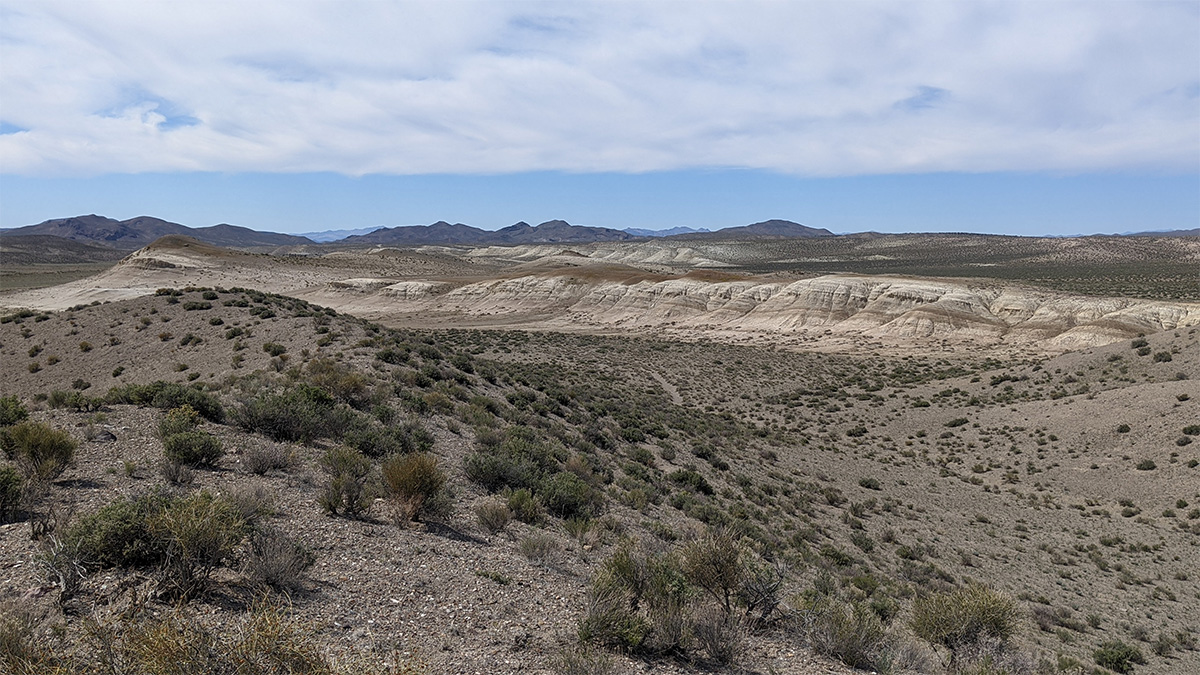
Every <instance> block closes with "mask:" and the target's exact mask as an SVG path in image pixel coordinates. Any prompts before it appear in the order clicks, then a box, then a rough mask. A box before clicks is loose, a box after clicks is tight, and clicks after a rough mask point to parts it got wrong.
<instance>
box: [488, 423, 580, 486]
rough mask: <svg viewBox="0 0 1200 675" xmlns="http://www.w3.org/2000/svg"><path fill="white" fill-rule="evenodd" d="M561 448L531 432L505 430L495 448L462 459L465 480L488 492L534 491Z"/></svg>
mask: <svg viewBox="0 0 1200 675" xmlns="http://www.w3.org/2000/svg"><path fill="white" fill-rule="evenodd" d="M560 454H562V455H565V449H564V448H562V447H561V446H554V445H553V444H552V443H551V442H550V441H547V440H545V439H542V438H539V437H538V436H537V435H536V433H535V432H534V431H533V430H532V429H527V428H524V427H514V428H510V429H508V430H506V432H505V437H504V440H503V441H501V442H500V444H499V445H498V446H497V447H495V448H490V449H487V450H486V451H480V452H473V453H471V454H469V455H467V457H466V459H465V460H464V469H465V471H466V474H467V478H469V479H471V480H472V481H474V482H476V483H478V484H479V485H482V486H483V487H485V488H487V489H488V490H489V491H491V492H495V491H497V490H500V489H502V488H511V489H514V490H515V489H519V488H526V489H528V490H531V491H536V490H537V488H538V486H539V483H541V481H542V479H543V478H544V477H545V476H546V475H547V474H549V473H551V472H553V471H554V470H555V469H556V468H557V466H558V462H559V457H558V455H560Z"/></svg>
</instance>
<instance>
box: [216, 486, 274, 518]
mask: <svg viewBox="0 0 1200 675" xmlns="http://www.w3.org/2000/svg"><path fill="white" fill-rule="evenodd" d="M224 498H225V499H226V500H227V501H228V502H229V505H230V506H232V507H233V510H234V511H235V512H236V513H237V515H238V517H239V518H241V519H242V520H243V521H245V522H246V523H247V524H250V525H253V524H254V523H256V522H257V521H258V519H259V518H261V517H263V516H269V515H271V514H272V513H275V498H274V497H273V496H272V495H271V492H270V491H269V490H267V488H266V487H264V486H263V485H262V484H261V483H254V484H253V485H238V486H235V487H233V488H231V489H230V490H229V491H227V492H226V493H225V495H224Z"/></svg>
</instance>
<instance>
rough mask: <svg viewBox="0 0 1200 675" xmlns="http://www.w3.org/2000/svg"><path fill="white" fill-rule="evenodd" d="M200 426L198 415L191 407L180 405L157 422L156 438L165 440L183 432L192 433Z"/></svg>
mask: <svg viewBox="0 0 1200 675" xmlns="http://www.w3.org/2000/svg"><path fill="white" fill-rule="evenodd" d="M198 426H200V414H199V413H197V412H196V411H195V410H194V409H193V408H192V406H190V405H182V406H180V407H178V408H173V409H171V410H169V411H167V414H166V415H163V417H162V419H161V420H159V421H158V436H159V438H166V437H168V436H173V435H175V434H181V433H183V432H185V431H193V430H195V428H196V427H198Z"/></svg>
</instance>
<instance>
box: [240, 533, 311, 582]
mask: <svg viewBox="0 0 1200 675" xmlns="http://www.w3.org/2000/svg"><path fill="white" fill-rule="evenodd" d="M315 562H316V557H315V556H314V555H313V554H312V552H310V551H309V550H308V549H306V548H305V547H304V546H303V545H302V544H300V543H299V542H297V541H296V540H294V539H292V538H291V537H289V536H287V535H286V534H284V533H283V532H281V531H279V530H278V529H276V528H273V527H268V528H263V529H260V530H259V531H257V532H255V533H254V534H253V535H252V536H251V537H250V545H249V547H248V548H247V551H246V561H245V563H244V564H243V566H242V570H243V572H244V573H245V575H246V577H247V578H249V579H250V580H251V581H253V582H255V583H257V584H261V585H264V586H269V587H271V588H274V589H275V590H279V591H292V590H296V589H298V588H300V587H301V586H302V585H303V581H304V573H305V572H306V571H307V570H308V569H309V568H310V567H312V566H313V564H314V563H315Z"/></svg>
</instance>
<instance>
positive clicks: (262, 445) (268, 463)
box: [242, 439, 295, 476]
mask: <svg viewBox="0 0 1200 675" xmlns="http://www.w3.org/2000/svg"><path fill="white" fill-rule="evenodd" d="M259 440H260V442H258V443H253V444H251V445H250V447H248V448H246V450H245V451H244V452H243V453H242V466H244V467H246V471H249V472H250V473H252V474H254V475H256V476H261V475H263V474H266V473H267V472H269V471H276V470H287V469H288V468H290V467H291V466H292V464H293V463H295V456H294V455H293V453H292V451H291V449H290V448H287V447H286V446H283V445H279V444H276V443H271V442H270V441H262V440H261V439H259Z"/></svg>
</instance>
